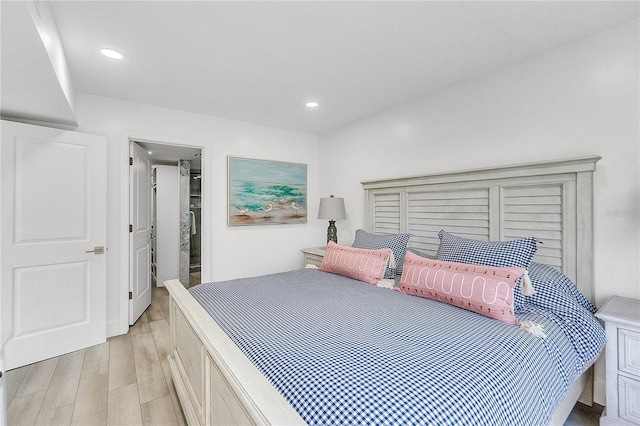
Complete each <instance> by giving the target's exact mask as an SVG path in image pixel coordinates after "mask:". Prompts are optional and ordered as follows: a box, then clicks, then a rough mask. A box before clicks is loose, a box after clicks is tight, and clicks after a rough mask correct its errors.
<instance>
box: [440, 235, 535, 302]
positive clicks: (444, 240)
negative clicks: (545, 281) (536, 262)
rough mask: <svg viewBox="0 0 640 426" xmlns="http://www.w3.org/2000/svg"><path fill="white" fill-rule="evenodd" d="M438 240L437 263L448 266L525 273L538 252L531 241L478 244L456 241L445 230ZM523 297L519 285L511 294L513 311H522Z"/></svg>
mask: <svg viewBox="0 0 640 426" xmlns="http://www.w3.org/2000/svg"><path fill="white" fill-rule="evenodd" d="M438 237H440V245H439V246H438V251H437V252H436V259H437V260H444V261H447V262H458V263H471V264H473V265H484V266H519V267H521V268H525V269H527V270H528V269H529V267H530V266H531V262H532V260H533V256H535V254H536V250H537V245H536V239H535V238H533V237H527V238H522V239H520V240H511V241H479V240H470V239H467V238H462V237H458V236H457V235H453V234H450V233H448V232H446V231H444V230H442V231H440V232H438ZM534 288H535V287H534ZM524 297H525V296H524V295H523V294H522V291H521V289H520V282H518V283H517V285H516V287H515V288H514V290H513V306H514V309H519V308H521V307H522V305H523V304H524Z"/></svg>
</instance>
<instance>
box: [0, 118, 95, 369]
mask: <svg viewBox="0 0 640 426" xmlns="http://www.w3.org/2000/svg"><path fill="white" fill-rule="evenodd" d="M1 149H2V155H1V158H2V184H1V186H2V216H1V217H2V223H1V225H0V227H1V230H2V262H1V276H2V281H1V285H2V299H3V304H2V305H3V306H2V307H3V311H4V309H7V308H8V309H10V312H9V313H8V314H6V313H5V312H3V328H4V327H5V325H4V321H5V320H7V319H8V320H9V321H11V325H10V327H9V329H10V330H11V335H10V336H9V338H8V341H7V345H6V347H5V368H7V369H11V368H15V367H19V366H22V365H26V364H30V363H33V362H36V361H40V360H43V359H47V358H51V357H54V356H58V355H61V354H64V353H68V352H72V351H75V350H78V349H81V348H85V347H88V346H92V345H95V344H98V343H102V342H104V341H105V340H106V260H107V259H106V254H105V253H104V246H105V243H106V223H107V217H106V201H107V197H106V195H107V180H106V176H107V175H106V157H107V145H106V139H105V138H104V137H101V136H96V135H88V134H83V133H77V132H70V131H64V130H58V129H51V128H46V127H39V126H31V125H26V124H20V123H13V122H6V121H2V146H1ZM6 301H10V302H8V303H6V304H5V302H6Z"/></svg>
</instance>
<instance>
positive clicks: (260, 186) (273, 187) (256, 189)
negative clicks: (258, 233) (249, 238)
mask: <svg viewBox="0 0 640 426" xmlns="http://www.w3.org/2000/svg"><path fill="white" fill-rule="evenodd" d="M227 167H228V169H227V170H228V190H229V194H228V195H229V198H228V199H229V207H228V213H227V215H228V220H227V223H228V225H229V226H244V225H282V224H294V223H306V222H307V165H306V164H298V163H285V162H281V161H268V160H254V159H250V158H240V157H231V156H230V157H228V166H227Z"/></svg>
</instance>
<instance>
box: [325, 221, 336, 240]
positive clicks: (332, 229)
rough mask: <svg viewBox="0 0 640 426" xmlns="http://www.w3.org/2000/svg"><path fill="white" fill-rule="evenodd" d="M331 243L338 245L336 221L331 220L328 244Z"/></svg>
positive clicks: (328, 229) (328, 230)
mask: <svg viewBox="0 0 640 426" xmlns="http://www.w3.org/2000/svg"><path fill="white" fill-rule="evenodd" d="M329 241H333V242H334V243H336V244H338V228H336V221H335V220H330V221H329V227H328V228H327V244H329Z"/></svg>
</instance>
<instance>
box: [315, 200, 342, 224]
mask: <svg viewBox="0 0 640 426" xmlns="http://www.w3.org/2000/svg"><path fill="white" fill-rule="evenodd" d="M346 218H347V214H346V213H345V210H344V198H335V197H334V196H333V195H332V196H331V197H329V198H320V209H319V210H318V219H326V220H342V219H346Z"/></svg>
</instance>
